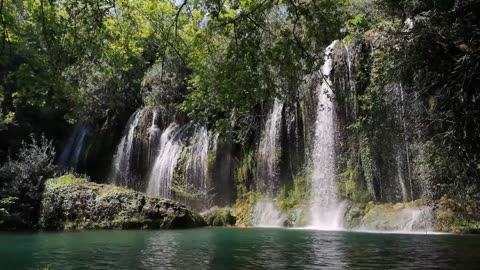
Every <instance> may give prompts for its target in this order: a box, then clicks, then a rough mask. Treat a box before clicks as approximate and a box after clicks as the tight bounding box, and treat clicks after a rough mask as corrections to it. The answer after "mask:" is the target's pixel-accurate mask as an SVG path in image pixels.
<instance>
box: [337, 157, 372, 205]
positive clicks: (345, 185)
mask: <svg viewBox="0 0 480 270" xmlns="http://www.w3.org/2000/svg"><path fill="white" fill-rule="evenodd" d="M338 180H339V181H338V184H337V188H338V190H337V192H338V194H339V195H340V197H343V198H349V199H350V200H352V201H353V202H355V203H362V202H367V201H369V200H370V194H369V192H368V189H367V187H366V185H365V180H364V178H363V171H362V168H361V167H360V166H359V165H356V166H354V165H353V162H352V161H351V160H348V161H347V168H346V170H345V171H344V172H343V173H341V174H339V175H338Z"/></svg>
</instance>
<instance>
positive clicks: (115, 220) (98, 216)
mask: <svg viewBox="0 0 480 270" xmlns="http://www.w3.org/2000/svg"><path fill="white" fill-rule="evenodd" d="M205 225H206V223H205V221H204V220H203V218H202V217H201V216H200V215H198V214H197V213H195V212H193V211H191V210H189V209H187V208H186V207H185V206H184V205H182V204H180V203H178V202H174V201H172V200H168V199H164V198H160V197H156V196H149V195H146V194H143V193H141V192H137V191H134V190H131V189H127V188H122V187H117V186H112V185H104V184H96V183H92V182H87V181H86V180H85V179H81V178H75V177H73V176H71V175H65V176H62V177H60V178H56V179H50V180H48V181H47V182H46V184H45V191H44V194H43V199H42V207H41V212H40V220H39V227H40V228H41V229H47V230H77V229H178V228H194V227H200V226H205Z"/></svg>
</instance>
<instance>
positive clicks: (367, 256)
mask: <svg viewBox="0 0 480 270" xmlns="http://www.w3.org/2000/svg"><path fill="white" fill-rule="evenodd" d="M43 267H48V269H480V237H478V236H473V235H419V234H412V235H410V234H373V233H358V232H325V231H315V230H289V229H266V228H265V229H238V228H231V229H229V228H205V229H196V230H178V231H83V232H60V233H0V269H41V268H43Z"/></svg>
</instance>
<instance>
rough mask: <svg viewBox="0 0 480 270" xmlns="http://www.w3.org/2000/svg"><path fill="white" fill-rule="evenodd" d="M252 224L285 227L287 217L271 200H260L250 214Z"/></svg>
mask: <svg viewBox="0 0 480 270" xmlns="http://www.w3.org/2000/svg"><path fill="white" fill-rule="evenodd" d="M250 217H251V220H252V225H253V226H255V227H283V225H284V223H285V220H287V217H286V216H285V214H283V213H282V212H281V211H280V209H278V207H277V206H276V205H275V204H274V203H273V202H269V201H260V202H257V203H256V204H255V206H254V207H253V209H252V212H251V214H250Z"/></svg>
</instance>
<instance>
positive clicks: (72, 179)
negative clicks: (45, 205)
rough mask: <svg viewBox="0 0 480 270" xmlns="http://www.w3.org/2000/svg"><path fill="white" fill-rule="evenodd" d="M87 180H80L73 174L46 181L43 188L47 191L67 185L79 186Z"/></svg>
mask: <svg viewBox="0 0 480 270" xmlns="http://www.w3.org/2000/svg"><path fill="white" fill-rule="evenodd" d="M87 182H88V180H87V179H86V178H80V177H77V176H75V175H73V174H65V175H63V176H60V177H58V178H52V179H48V180H47V181H46V182H45V187H46V188H47V189H54V188H58V187H61V186H67V185H81V184H85V183H87Z"/></svg>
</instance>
